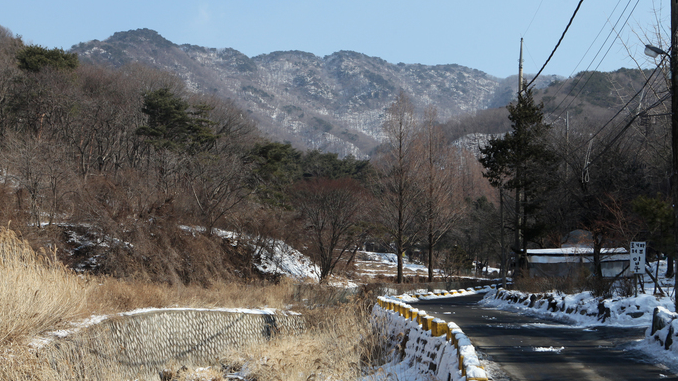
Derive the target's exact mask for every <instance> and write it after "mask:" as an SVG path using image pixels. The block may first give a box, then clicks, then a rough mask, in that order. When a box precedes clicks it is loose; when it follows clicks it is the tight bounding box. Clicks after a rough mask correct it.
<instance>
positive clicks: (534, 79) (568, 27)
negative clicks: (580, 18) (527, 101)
mask: <svg viewBox="0 0 678 381" xmlns="http://www.w3.org/2000/svg"><path fill="white" fill-rule="evenodd" d="M583 2H584V0H579V4H577V9H575V10H574V13H573V14H572V17H570V21H569V22H568V23H567V26H566V27H565V30H564V31H563V35H562V36H560V39H559V40H558V43H557V44H556V47H555V48H553V51H552V52H551V55H549V58H547V59H546V62H544V65H543V66H542V67H541V69H539V72H538V73H537V75H535V76H534V78H532V80H531V81H530V83H528V84H527V86H525V88H526V89H527V88H528V87H530V85H531V84H532V83H533V82H534V81H536V80H537V78H538V77H539V74H541V72H542V71H544V68H546V65H548V63H549V61H551V58H552V57H553V55H554V54H555V53H556V50H558V46H560V43H561V42H562V41H563V38H565V33H567V30H568V29H570V25H572V21H574V16H576V15H577V12H578V11H579V8H580V7H581V4H582V3H583Z"/></svg>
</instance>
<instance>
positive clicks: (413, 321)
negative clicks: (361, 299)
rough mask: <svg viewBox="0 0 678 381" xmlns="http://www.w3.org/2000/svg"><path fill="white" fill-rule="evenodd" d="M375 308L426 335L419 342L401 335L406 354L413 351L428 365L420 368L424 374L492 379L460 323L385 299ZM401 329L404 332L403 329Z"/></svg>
mask: <svg viewBox="0 0 678 381" xmlns="http://www.w3.org/2000/svg"><path fill="white" fill-rule="evenodd" d="M457 293H459V291H452V292H448V291H444V292H440V293H438V295H452V294H457ZM428 295H429V294H422V295H421V296H428ZM375 309H382V310H384V311H388V312H389V313H391V314H393V315H394V316H397V317H398V318H399V319H401V320H403V321H405V322H406V324H407V327H411V328H409V329H416V330H417V331H418V333H421V334H422V335H421V336H419V337H418V338H417V339H416V340H409V338H410V336H412V333H411V332H409V333H407V334H406V333H405V332H401V333H402V334H403V335H404V337H406V338H407V339H406V340H405V341H406V343H405V352H406V353H408V352H409V354H410V355H412V356H414V357H415V358H416V360H417V362H420V363H421V364H423V365H424V368H422V369H420V371H422V372H423V373H425V374H426V373H430V374H432V375H435V376H436V377H438V378H439V379H442V380H454V381H456V380H463V381H473V380H475V381H487V380H488V376H487V373H486V372H485V369H483V367H482V366H481V365H480V360H479V358H478V355H477V354H476V350H475V347H474V346H473V345H472V344H471V340H470V339H469V338H468V337H467V336H466V335H465V334H464V333H463V332H462V330H461V329H460V328H459V326H457V325H456V324H454V323H447V322H445V321H444V320H441V319H434V318H433V316H429V315H427V314H426V312H425V311H421V310H418V309H416V308H412V306H410V305H409V304H406V303H403V302H401V301H397V300H394V299H391V298H386V297H381V296H380V297H378V298H377V305H376V306H375ZM399 323H402V322H399ZM391 324H393V323H391ZM399 328H400V329H401V330H403V327H399ZM392 333H395V332H392Z"/></svg>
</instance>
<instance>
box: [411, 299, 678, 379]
mask: <svg viewBox="0 0 678 381" xmlns="http://www.w3.org/2000/svg"><path fill="white" fill-rule="evenodd" d="M482 297H483V295H470V296H462V297H455V298H446V299H437V300H428V301H419V302H416V303H411V305H412V306H413V307H415V308H418V309H422V310H424V311H426V313H428V314H429V315H431V316H434V317H437V318H441V319H443V320H445V321H448V322H455V323H456V324H457V325H459V327H460V328H461V329H462V330H463V331H464V333H465V334H466V335H467V336H469V337H470V338H471V340H472V341H473V344H474V345H475V346H476V349H477V351H478V354H479V356H481V357H483V358H485V360H488V361H489V363H488V364H487V366H486V369H487V370H488V373H489V374H491V375H492V377H493V378H492V379H493V380H515V381H517V380H615V381H618V380H678V376H677V375H676V373H677V372H678V364H668V365H670V366H671V368H672V369H668V368H667V367H666V366H664V365H661V364H660V365H653V363H654V361H653V360H651V359H648V358H647V357H646V356H644V355H643V354H642V352H639V351H635V350H632V349H629V348H628V347H629V345H628V344H629V342H631V341H633V340H636V339H641V338H643V336H644V329H643V328H612V327H604V326H601V327H589V328H581V327H571V326H568V325H565V324H562V323H558V322H555V321H551V320H544V319H540V318H536V317H531V316H525V315H521V314H517V313H513V312H507V311H500V310H496V309H491V308H483V307H481V306H479V305H478V304H477V302H478V301H479V300H480V299H482Z"/></svg>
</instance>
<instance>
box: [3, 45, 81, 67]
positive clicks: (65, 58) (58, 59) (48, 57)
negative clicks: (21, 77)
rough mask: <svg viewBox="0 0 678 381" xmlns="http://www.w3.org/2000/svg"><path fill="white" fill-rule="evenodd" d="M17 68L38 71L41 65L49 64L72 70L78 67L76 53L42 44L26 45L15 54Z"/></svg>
mask: <svg viewBox="0 0 678 381" xmlns="http://www.w3.org/2000/svg"><path fill="white" fill-rule="evenodd" d="M16 58H17V61H18V63H19V69H21V70H25V71H30V72H39V71H40V70H41V69H42V68H43V67H45V66H49V67H52V68H54V69H59V70H62V69H63V70H74V69H75V68H77V67H78V54H77V53H66V52H64V51H63V49H56V48H54V49H46V48H43V47H42V46H38V45H31V46H27V47H25V48H23V49H21V50H19V52H17V55H16Z"/></svg>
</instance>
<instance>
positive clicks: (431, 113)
mask: <svg viewBox="0 0 678 381" xmlns="http://www.w3.org/2000/svg"><path fill="white" fill-rule="evenodd" d="M436 118H437V111H436V109H435V108H433V107H429V108H428V109H427V110H426V112H425V114H424V123H423V128H422V130H421V133H420V136H419V139H418V143H419V146H418V148H419V151H420V154H419V155H420V156H421V158H422V159H423V163H422V166H421V170H420V171H418V176H419V183H420V184H421V186H422V187H423V188H424V189H423V192H422V193H421V201H420V203H421V209H422V214H421V219H422V222H423V224H424V229H426V234H425V235H424V239H425V242H426V248H427V252H428V256H427V257H428V280H429V282H433V276H434V274H433V267H434V260H433V248H434V247H435V245H436V244H437V243H438V242H439V241H440V239H441V238H442V237H443V235H445V234H446V233H447V232H448V231H449V230H450V229H451V228H452V226H453V225H454V224H455V223H456V222H458V221H459V219H460V218H461V209H462V208H461V202H459V201H460V200H459V197H458V192H457V188H458V187H457V183H456V181H455V178H454V175H455V173H454V171H453V167H454V165H455V162H454V161H453V158H454V156H453V152H452V150H451V147H450V146H449V145H448V144H447V142H446V141H445V139H444V136H443V133H442V131H441V129H440V126H438V125H437V124H436Z"/></svg>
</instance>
